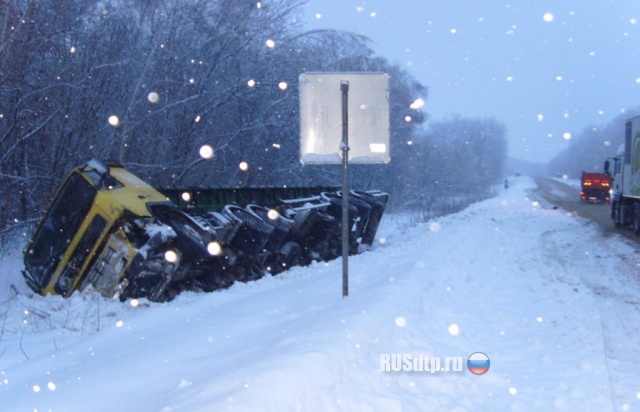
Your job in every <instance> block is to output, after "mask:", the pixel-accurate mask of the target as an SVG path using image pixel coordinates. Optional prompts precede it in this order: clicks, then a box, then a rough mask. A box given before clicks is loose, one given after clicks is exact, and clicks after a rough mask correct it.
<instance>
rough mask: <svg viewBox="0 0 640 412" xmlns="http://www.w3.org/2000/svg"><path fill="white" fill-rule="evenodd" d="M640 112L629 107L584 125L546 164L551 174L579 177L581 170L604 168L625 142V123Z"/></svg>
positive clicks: (593, 170)
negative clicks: (607, 118) (602, 120)
mask: <svg viewBox="0 0 640 412" xmlns="http://www.w3.org/2000/svg"><path fill="white" fill-rule="evenodd" d="M638 114H640V108H636V109H632V110H628V111H626V112H625V113H623V114H620V115H618V116H617V117H615V118H614V119H613V120H611V121H609V122H608V123H605V124H603V125H593V126H588V127H585V128H584V129H583V130H582V131H581V132H580V133H578V134H576V135H575V136H574V138H573V139H571V141H570V143H569V146H568V147H567V148H566V149H565V150H563V151H562V152H560V153H559V154H558V155H556V156H555V157H554V158H553V159H552V160H551V161H550V162H549V164H548V165H547V172H548V174H549V175H551V176H555V175H563V176H564V175H566V176H568V177H569V178H571V179H579V178H580V175H581V173H582V171H583V170H584V171H587V172H596V171H603V167H604V161H605V160H606V159H608V158H611V157H614V156H616V154H617V152H618V150H619V149H620V148H621V146H622V145H624V135H625V124H626V122H627V120H628V119H629V118H631V117H633V116H636V115H638Z"/></svg>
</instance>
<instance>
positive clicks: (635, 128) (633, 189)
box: [604, 116, 640, 234]
mask: <svg viewBox="0 0 640 412" xmlns="http://www.w3.org/2000/svg"><path fill="white" fill-rule="evenodd" d="M610 160H613V162H614V164H613V170H612V171H611V172H610V171H609V168H610ZM604 171H605V173H611V175H612V184H611V219H613V223H614V224H615V225H616V227H625V226H628V227H631V228H633V231H634V232H635V233H636V234H640V116H636V117H632V118H631V119H629V120H628V121H627V123H626V125H625V132H624V145H621V147H620V149H619V150H618V153H617V154H616V156H615V157H613V158H611V159H607V160H606V161H605V162H604Z"/></svg>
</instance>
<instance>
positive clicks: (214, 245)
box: [207, 242, 222, 256]
mask: <svg viewBox="0 0 640 412" xmlns="http://www.w3.org/2000/svg"><path fill="white" fill-rule="evenodd" d="M207 252H209V254H210V255H211V256H218V255H220V253H222V246H220V243H218V242H211V243H209V244H208V245H207Z"/></svg>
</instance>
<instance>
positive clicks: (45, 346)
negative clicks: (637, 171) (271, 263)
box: [0, 178, 640, 412]
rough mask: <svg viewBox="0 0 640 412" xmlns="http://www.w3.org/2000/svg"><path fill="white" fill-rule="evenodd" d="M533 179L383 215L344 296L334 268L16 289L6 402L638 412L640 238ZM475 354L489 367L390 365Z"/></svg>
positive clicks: (4, 367)
mask: <svg viewBox="0 0 640 412" xmlns="http://www.w3.org/2000/svg"><path fill="white" fill-rule="evenodd" d="M532 188H533V183H532V181H531V180H530V179H528V178H520V179H517V180H515V181H513V182H512V184H511V188H510V189H509V190H508V191H503V192H502V193H501V194H500V195H499V196H498V197H496V198H494V199H490V200H487V201H485V202H482V203H479V204H476V205H473V206H471V207H469V208H468V209H466V210H464V211H462V212H460V213H458V214H455V215H451V216H448V217H445V218H441V219H438V220H437V221H432V222H428V223H424V224H419V225H417V226H416V227H412V228H409V227H407V226H406V225H404V223H403V220H402V219H400V218H397V217H396V218H394V217H393V216H385V218H384V220H383V226H382V227H381V229H380V232H379V236H378V237H379V240H380V243H378V244H377V245H376V246H375V247H374V249H373V250H371V251H369V252H366V253H363V254H361V255H358V256H352V257H350V259H349V262H350V273H349V275H350V279H349V280H350V284H349V291H350V294H349V297H347V298H342V296H341V290H342V289H341V277H342V264H341V261H340V260H336V261H333V262H328V263H316V264H313V265H311V266H310V267H306V268H293V269H291V270H290V271H288V272H287V273H284V274H281V275H279V276H276V277H269V278H263V279H261V280H259V281H257V282H252V283H248V284H237V285H234V286H233V287H232V288H231V289H229V290H226V291H221V292H216V293H210V294H193V293H185V294H182V295H181V296H179V297H178V298H177V299H176V300H174V301H173V302H170V303H167V304H150V305H149V304H147V303H146V302H142V304H141V305H139V306H137V307H132V306H131V305H129V304H128V303H124V304H121V303H119V302H113V301H106V300H104V299H101V298H98V297H95V296H94V295H90V294H87V295H78V296H74V297H72V298H71V299H68V300H63V299H61V298H55V297H28V296H25V295H21V296H17V297H14V298H9V296H10V295H7V296H6V297H5V298H4V299H3V301H4V303H3V305H2V307H1V308H0V311H1V312H0V315H1V314H3V313H4V317H3V318H1V319H0V321H1V322H4V325H5V326H4V327H3V331H5V333H4V335H3V336H2V337H1V338H0V354H2V356H1V357H0V404H1V405H2V409H3V410H4V411H18V410H39V411H40V410H49V409H51V410H53V411H69V410H87V409H91V410H96V411H98V410H117V411H130V410H145V411H147V410H148V411H164V412H168V411H184V410H189V411H209V410H227V409H229V410H242V411H245V410H261V411H290V410H303V411H332V410H335V411H378V410H385V411H399V410H410V411H411V410H429V411H457V412H462V411H477V410H478V411H479V410H501V411H530V410H533V411H542V410H545V411H547V410H566V411H577V410H580V411H607V410H640V399H639V398H638V397H639V396H640V385H639V384H638V382H640V379H638V372H637V371H638V370H640V369H639V368H640V363H639V362H640V321H638V320H639V319H640V316H639V301H640V293H639V282H638V279H637V271H638V265H639V262H640V257H639V255H638V253H637V248H636V246H635V245H632V244H630V243H628V242H627V241H625V240H624V239H621V238H619V237H617V236H608V237H605V236H604V235H603V234H602V233H601V232H600V231H599V230H598V229H597V228H596V227H595V226H594V225H592V224H590V223H588V222H587V221H584V220H582V219H579V218H576V217H573V216H570V215H568V214H566V213H564V212H562V211H560V210H550V209H545V208H542V207H541V206H540V205H539V204H538V203H537V202H536V201H535V199H533V198H531V197H530V195H529V193H530V190H531V189H532ZM8 276H14V277H15V282H20V279H19V274H18V273H9V274H8ZM25 306H26V307H31V308H36V309H37V311H36V312H37V316H36V315H34V312H28V313H25V312H24V310H27V311H28V309H25ZM96 306H97V307H98V308H99V309H96ZM82 315H84V316H82ZM69 325H71V327H69ZM474 352H483V353H485V354H486V355H487V356H488V357H489V358H490V361H491V367H490V369H489V371H488V372H487V373H486V374H484V375H481V376H476V375H473V374H471V373H470V372H469V371H468V370H467V369H466V366H465V367H464V370H463V371H460V372H445V373H430V372H424V371H423V372H419V371H408V372H381V371H380V366H381V355H384V354H414V355H417V354H423V355H427V356H432V357H433V356H440V357H442V358H443V359H444V357H462V358H463V360H464V365H466V361H467V358H468V357H469V355H471V354H472V353H474ZM27 357H28V360H27Z"/></svg>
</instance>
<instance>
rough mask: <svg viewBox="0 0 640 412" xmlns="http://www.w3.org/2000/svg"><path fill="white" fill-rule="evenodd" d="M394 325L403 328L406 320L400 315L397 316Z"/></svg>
mask: <svg viewBox="0 0 640 412" xmlns="http://www.w3.org/2000/svg"><path fill="white" fill-rule="evenodd" d="M396 326H397V327H399V328H404V327H405V326H407V320H406V319H405V318H403V317H402V316H398V317H397V318H396Z"/></svg>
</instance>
